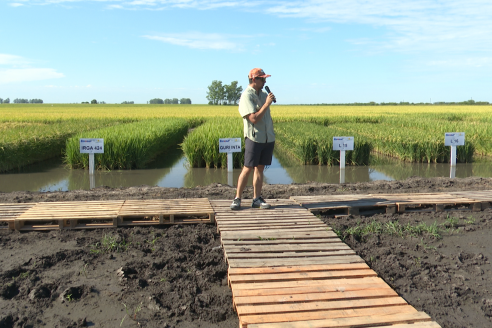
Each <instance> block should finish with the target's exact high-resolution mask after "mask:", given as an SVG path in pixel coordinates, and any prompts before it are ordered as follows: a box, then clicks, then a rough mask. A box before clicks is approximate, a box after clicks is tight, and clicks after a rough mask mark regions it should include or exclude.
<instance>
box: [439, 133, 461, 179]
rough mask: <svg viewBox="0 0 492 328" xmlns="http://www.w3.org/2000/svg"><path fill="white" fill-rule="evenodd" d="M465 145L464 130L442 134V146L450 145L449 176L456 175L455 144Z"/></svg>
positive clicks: (453, 176)
mask: <svg viewBox="0 0 492 328" xmlns="http://www.w3.org/2000/svg"><path fill="white" fill-rule="evenodd" d="M464 145H465V133H464V132H446V133H445V134H444V146H450V147H451V159H450V165H451V169H450V174H449V177H450V178H455V177H456V146H464Z"/></svg>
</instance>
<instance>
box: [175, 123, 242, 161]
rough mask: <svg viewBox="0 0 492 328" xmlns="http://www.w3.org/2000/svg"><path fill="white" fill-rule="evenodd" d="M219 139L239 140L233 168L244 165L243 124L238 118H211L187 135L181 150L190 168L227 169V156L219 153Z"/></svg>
mask: <svg viewBox="0 0 492 328" xmlns="http://www.w3.org/2000/svg"><path fill="white" fill-rule="evenodd" d="M220 138H241V143H242V145H241V149H242V151H241V152H240V153H234V154H233V164H234V167H235V168H240V167H242V165H243V163H244V137H243V122H242V120H241V119H238V118H235V119H234V118H213V119H208V120H207V121H206V122H205V123H204V124H202V125H201V126H199V127H198V128H196V129H195V130H193V131H192V132H191V133H190V134H188V135H187V136H186V137H185V139H184V141H183V143H182V144H181V148H182V149H183V152H184V154H185V156H186V158H187V159H188V163H189V164H190V166H191V167H207V168H210V167H215V168H220V167H224V168H225V167H227V154H226V153H219V139H220Z"/></svg>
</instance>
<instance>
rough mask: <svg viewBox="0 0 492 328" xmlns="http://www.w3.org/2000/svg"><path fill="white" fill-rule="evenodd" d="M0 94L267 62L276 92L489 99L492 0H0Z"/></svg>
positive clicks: (130, 90) (148, 89) (137, 95)
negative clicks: (491, 0)
mask: <svg viewBox="0 0 492 328" xmlns="http://www.w3.org/2000/svg"><path fill="white" fill-rule="evenodd" d="M0 12H1V13H2V14H1V20H0V40H1V42H0V98H4V99H5V98H7V97H9V98H10V99H11V100H13V99H14V98H28V99H31V98H41V99H43V100H44V101H45V102H47V103H76V102H82V101H90V100H92V99H97V100H99V101H106V102H107V103H121V102H122V101H125V100H127V101H135V102H136V103H146V102H147V101H148V100H150V99H152V98H156V97H157V98H162V99H165V98H183V97H185V98H191V100H192V102H193V103H196V104H200V103H207V100H206V91H207V86H208V85H210V83H211V82H212V80H220V81H222V82H223V83H224V84H228V83H230V82H232V81H236V80H237V81H239V85H241V86H242V87H243V88H245V87H246V86H247V74H248V72H249V70H250V69H252V68H254V67H261V68H263V69H264V70H265V72H266V73H267V74H271V75H272V77H270V78H269V79H268V82H267V84H268V85H269V86H270V88H271V89H272V91H273V92H274V93H275V95H276V97H277V100H278V102H277V103H278V104H309V103H346V102H369V101H375V102H393V101H395V102H400V101H410V102H429V101H432V102H436V101H463V100H467V99H470V98H472V99H474V100H482V101H491V102H492V94H491V92H490V91H491V90H490V86H491V84H490V79H491V76H492V74H491V73H492V52H491V50H492V2H490V1H479V0H466V1H465V0H446V1H430V0H414V1H401V0H373V1H371V0H366V1H364V0H343V1H337V0H325V1H318V0H304V1H268V0H265V1H254V0H253V1H234V0H134V1H131V0H1V1H0Z"/></svg>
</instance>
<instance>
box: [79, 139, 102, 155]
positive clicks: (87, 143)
mask: <svg viewBox="0 0 492 328" xmlns="http://www.w3.org/2000/svg"><path fill="white" fill-rule="evenodd" d="M79 141H80V153H81V154H104V139H91V138H80V139H79Z"/></svg>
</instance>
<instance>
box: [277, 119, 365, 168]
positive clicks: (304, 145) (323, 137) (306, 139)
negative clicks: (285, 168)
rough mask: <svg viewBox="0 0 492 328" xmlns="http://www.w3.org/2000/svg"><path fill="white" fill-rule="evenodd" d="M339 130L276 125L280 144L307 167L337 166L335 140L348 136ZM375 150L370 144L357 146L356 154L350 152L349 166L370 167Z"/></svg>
mask: <svg viewBox="0 0 492 328" xmlns="http://www.w3.org/2000/svg"><path fill="white" fill-rule="evenodd" d="M343 132H345V131H343V130H340V129H338V128H337V127H332V126H329V127H325V126H322V125H319V124H315V123H307V122H284V123H277V124H276V125H275V136H276V144H277V145H278V146H279V148H280V149H281V150H282V151H284V152H287V153H289V154H291V155H293V156H294V157H295V158H297V159H298V160H299V161H300V162H301V163H303V164H318V165H336V164H338V163H339V162H340V152H339V151H334V150H333V137H336V136H348V135H346V134H343ZM371 149H372V146H371V144H370V143H368V142H364V141H360V140H359V139H358V138H356V139H355V142H354V150H353V151H352V150H351V151H347V152H346V154H345V160H346V163H347V164H348V165H367V164H368V163H369V155H370V152H371Z"/></svg>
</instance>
